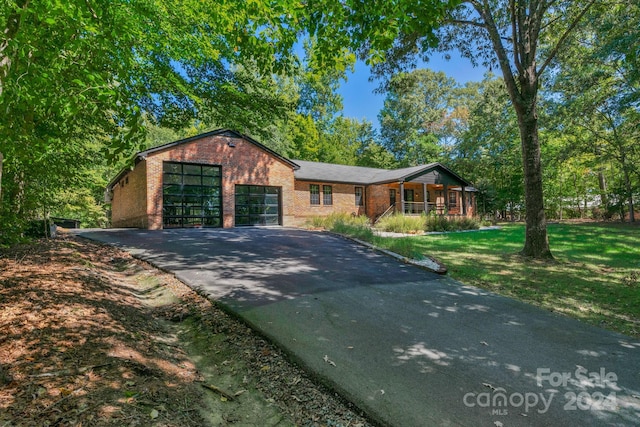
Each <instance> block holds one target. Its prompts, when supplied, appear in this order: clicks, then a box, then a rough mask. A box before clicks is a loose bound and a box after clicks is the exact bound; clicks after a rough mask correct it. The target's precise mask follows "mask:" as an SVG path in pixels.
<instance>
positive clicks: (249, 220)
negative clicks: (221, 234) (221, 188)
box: [235, 185, 281, 226]
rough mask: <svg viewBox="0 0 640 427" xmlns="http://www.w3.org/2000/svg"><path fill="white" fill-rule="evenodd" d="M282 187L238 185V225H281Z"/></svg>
mask: <svg viewBox="0 0 640 427" xmlns="http://www.w3.org/2000/svg"><path fill="white" fill-rule="evenodd" d="M280 193H281V191H280V187H267V186H259V185H236V224H235V225H236V226H242V225H280V224H281V220H280Z"/></svg>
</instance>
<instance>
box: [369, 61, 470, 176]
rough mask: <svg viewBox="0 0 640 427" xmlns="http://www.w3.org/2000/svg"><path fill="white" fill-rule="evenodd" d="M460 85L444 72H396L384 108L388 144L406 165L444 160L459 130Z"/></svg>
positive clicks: (382, 122) (383, 131)
mask: <svg viewBox="0 0 640 427" xmlns="http://www.w3.org/2000/svg"><path fill="white" fill-rule="evenodd" d="M459 94H460V91H459V88H458V86H457V84H456V82H455V80H453V79H452V78H450V77H447V76H446V75H445V74H444V73H442V72H433V71H431V70H428V69H419V70H415V71H413V72H410V73H399V74H396V75H394V76H393V77H392V78H391V80H390V82H389V83H388V84H387V90H386V98H385V101H384V107H383V109H382V110H381V111H380V114H379V116H378V117H379V119H380V126H381V132H380V134H381V138H382V142H383V144H384V146H385V147H386V148H387V149H388V150H389V151H390V152H391V153H393V155H394V156H395V158H396V160H398V162H399V163H400V165H402V166H415V165H419V164H426V163H431V162H434V161H440V160H442V159H443V158H444V154H445V153H446V151H447V149H448V148H447V146H448V144H450V143H451V141H452V140H453V139H455V136H456V134H457V126H456V124H457V123H459V121H460V118H461V114H460V111H459V109H458V107H459V105H458V101H459V100H460V98H459Z"/></svg>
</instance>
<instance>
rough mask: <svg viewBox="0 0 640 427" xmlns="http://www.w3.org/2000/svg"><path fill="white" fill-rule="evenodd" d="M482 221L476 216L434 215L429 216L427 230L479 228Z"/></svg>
mask: <svg viewBox="0 0 640 427" xmlns="http://www.w3.org/2000/svg"><path fill="white" fill-rule="evenodd" d="M478 228H480V223H479V222H478V220H477V219H475V218H467V217H447V216H444V215H432V216H429V217H427V220H426V225H425V230H426V231H460V230H477V229H478Z"/></svg>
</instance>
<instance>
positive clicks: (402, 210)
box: [400, 181, 405, 215]
mask: <svg viewBox="0 0 640 427" xmlns="http://www.w3.org/2000/svg"><path fill="white" fill-rule="evenodd" d="M400 209H401V212H402V215H404V213H405V211H404V181H400Z"/></svg>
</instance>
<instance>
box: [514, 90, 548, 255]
mask: <svg viewBox="0 0 640 427" xmlns="http://www.w3.org/2000/svg"><path fill="white" fill-rule="evenodd" d="M535 92H536V91H535V89H533V90H532V91H529V93H526V92H525V91H524V90H523V95H524V96H523V99H522V101H523V104H522V105H520V106H517V107H516V113H517V115H518V124H519V128H520V139H521V142H522V163H523V166H524V196H525V206H526V209H527V214H526V218H525V219H526V230H525V240H524V248H523V249H522V251H521V252H520V253H521V254H522V255H524V256H527V257H531V258H553V255H552V254H551V250H550V249H549V239H548V236H547V220H546V216H545V213H544V198H543V194H542V165H541V163H540V141H539V139H538V117H537V114H536V107H535V100H536V95H535ZM527 95H528V96H527ZM523 107H524V108H523Z"/></svg>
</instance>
